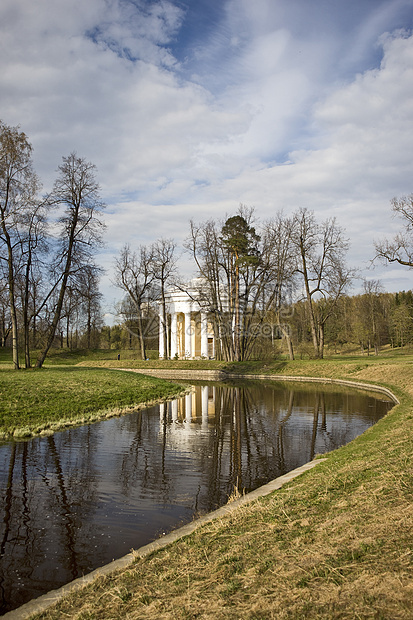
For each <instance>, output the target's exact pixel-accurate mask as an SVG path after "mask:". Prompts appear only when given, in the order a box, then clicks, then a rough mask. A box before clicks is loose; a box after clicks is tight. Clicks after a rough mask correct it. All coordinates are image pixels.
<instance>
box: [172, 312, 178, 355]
mask: <svg viewBox="0 0 413 620" xmlns="http://www.w3.org/2000/svg"><path fill="white" fill-rule="evenodd" d="M177 322H178V317H177V315H176V312H174V313H173V314H172V316H171V359H173V358H174V357H175V355H176V354H177V353H178V324H177Z"/></svg>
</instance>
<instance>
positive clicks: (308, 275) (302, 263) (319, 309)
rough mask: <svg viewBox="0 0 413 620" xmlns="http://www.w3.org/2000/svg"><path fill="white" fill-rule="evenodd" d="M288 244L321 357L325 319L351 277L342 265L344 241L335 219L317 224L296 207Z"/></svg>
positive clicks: (349, 270) (318, 356) (344, 265)
mask: <svg viewBox="0 0 413 620" xmlns="http://www.w3.org/2000/svg"><path fill="white" fill-rule="evenodd" d="M292 243H293V246H294V247H295V249H296V252H297V256H298V257H299V258H298V265H297V273H299V274H300V275H301V277H302V281H303V286H304V297H305V300H306V304H307V309H308V314H309V320H310V328H311V336H312V340H313V347H314V354H315V357H317V358H322V357H323V353H324V329H325V324H326V321H327V319H328V318H329V317H330V315H331V314H332V312H333V310H334V308H335V306H336V304H337V301H338V300H339V298H340V297H341V296H342V295H343V294H344V292H345V290H346V288H347V287H348V286H349V285H350V283H351V281H352V279H353V277H354V270H352V269H349V268H348V267H347V266H346V264H345V255H346V252H347V249H348V242H347V240H346V239H345V238H344V233H343V230H342V229H341V228H340V227H339V226H338V225H337V223H336V220H335V218H329V219H327V220H325V221H324V222H323V223H322V224H318V223H317V222H316V219H315V217H314V213H313V212H309V211H307V209H300V210H299V211H298V212H297V213H296V214H295V216H294V233H293V235H292ZM316 300H318V303H317V306H316V305H315V303H314V302H315V301H316Z"/></svg>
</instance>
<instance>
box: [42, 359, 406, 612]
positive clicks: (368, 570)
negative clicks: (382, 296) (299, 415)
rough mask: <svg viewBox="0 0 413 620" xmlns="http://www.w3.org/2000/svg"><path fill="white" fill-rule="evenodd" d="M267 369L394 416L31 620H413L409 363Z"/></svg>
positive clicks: (384, 361) (331, 363) (314, 364)
mask: <svg viewBox="0 0 413 620" xmlns="http://www.w3.org/2000/svg"><path fill="white" fill-rule="evenodd" d="M267 370H268V372H269V373H270V374H280V373H284V374H288V375H291V374H294V372H295V373H296V374H299V375H300V376H303V375H306V376H324V377H332V378H345V379H352V380H358V381H368V382H374V381H376V382H378V383H380V384H382V385H386V386H388V387H390V388H391V389H392V390H393V391H394V392H395V393H396V395H397V396H398V398H399V399H400V405H398V406H396V407H395V408H394V409H393V410H392V411H391V412H390V413H389V414H388V415H387V416H386V417H385V418H383V419H382V420H381V421H380V422H378V423H377V424H376V425H375V426H374V427H372V428H370V429H369V430H368V431H367V432H366V433H364V434H363V435H362V436H360V437H359V438H357V439H356V440H355V441H353V442H352V443H351V444H349V445H348V446H345V447H343V448H340V449H339V450H337V451H335V452H333V453H331V454H329V455H328V458H327V460H326V461H325V462H324V463H322V464H320V465H319V466H318V467H317V468H315V469H313V470H311V471H310V472H307V473H306V474H304V475H303V476H301V477H300V478H298V479H296V480H295V481H293V482H291V483H290V484H288V485H287V486H285V487H283V488H282V489H281V490H279V491H277V492H275V493H273V494H272V495H270V496H267V497H266V498H262V499H260V500H257V501H255V502H253V503H252V504H249V505H246V506H244V507H241V508H239V509H237V510H236V511H234V512H233V513H231V514H230V515H228V516H227V517H225V518H223V519H220V520H216V521H213V522H211V523H209V524H207V525H204V526H203V527H201V528H200V529H198V530H197V531H196V532H194V533H193V534H191V535H190V536H188V537H186V538H184V539H181V540H180V541H177V542H176V543H174V544H172V545H170V546H168V547H166V548H165V549H163V550H161V551H158V552H156V553H153V554H152V555H151V556H149V557H147V558H144V559H140V560H138V561H137V562H136V563H135V564H134V565H132V566H131V567H130V568H128V569H127V570H124V571H122V572H120V573H118V574H114V575H112V576H109V577H100V578H98V579H97V580H96V581H95V582H94V583H93V584H92V585H91V586H89V587H87V588H85V589H84V590H82V591H81V592H79V593H75V594H73V595H71V596H70V597H68V598H66V599H63V600H62V601H61V602H60V603H59V604H58V605H57V607H56V608H54V609H53V608H52V609H49V610H48V611H47V612H45V613H44V614H42V615H41V616H37V617H41V618H48V619H52V618H59V619H60V618H78V619H79V620H80V619H81V618H82V619H86V618H89V619H95V618H96V619H97V618H99V619H101V618H105V619H111V618H113V619H115V618H119V617H125V618H128V619H130V620H132V619H138V618H145V619H148V618H149V619H160V618H162V619H176V618H214V619H215V618H248V619H252V618H255V619H264V618H277V619H278V618H281V619H283V618H288V619H297V620H298V619H302V618H309V619H312V618H314V619H315V618H334V619H335V618H343V619H344V618H346V619H353V618H375V619H389V618H400V619H402V618H403V619H406V618H413V582H412V575H413V549H412V547H413V507H412V496H413V493H412V492H413V463H412V454H413V439H412V437H413V364H412V363H411V360H410V359H407V358H405V359H403V360H400V359H392V358H388V359H380V358H379V359H374V358H371V359H370V360H368V362H365V363H364V362H363V363H360V359H358V360H351V359H347V360H333V361H328V360H324V361H322V362H311V361H309V362H301V361H298V362H297V363H294V362H291V363H290V362H286V363H285V365H284V366H283V367H282V369H281V370H280V368H279V367H277V369H276V366H275V364H274V365H272V366H271V367H269V366H268V365H267ZM249 372H251V368H250V369H249ZM259 372H260V373H261V372H262V366H261V369H260V370H259Z"/></svg>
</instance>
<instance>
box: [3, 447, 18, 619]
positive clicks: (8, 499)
mask: <svg viewBox="0 0 413 620" xmlns="http://www.w3.org/2000/svg"><path fill="white" fill-rule="evenodd" d="M15 463H16V444H15V443H13V444H12V449H11V453H10V463H9V471H8V476H7V487H6V494H5V502H4V518H3V524H4V530H3V536H2V539H1V546H0V557H1V558H3V557H4V555H5V551H6V544H7V541H8V538H9V535H10V527H11V510H12V501H13V472H14V466H15ZM4 580H5V575H4V573H3V571H2V574H1V584H0V588H1V611H3V609H4V610H6V609H7V607H5V604H6V603H7V598H6V593H5V588H4Z"/></svg>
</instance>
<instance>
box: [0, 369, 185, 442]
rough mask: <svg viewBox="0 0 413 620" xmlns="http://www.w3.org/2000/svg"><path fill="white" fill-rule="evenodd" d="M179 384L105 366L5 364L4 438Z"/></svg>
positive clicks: (172, 391)
mask: <svg viewBox="0 0 413 620" xmlns="http://www.w3.org/2000/svg"><path fill="white" fill-rule="evenodd" d="M181 391H182V388H181V387H180V386H179V385H176V384H174V383H170V382H168V381H164V380H162V379H157V378H153V377H146V376H144V375H138V374H136V373H126V372H121V371H116V370H108V369H105V368H84V367H75V366H64V365H63V366H49V367H46V368H42V369H41V370H34V369H33V370H22V371H18V372H16V371H14V370H10V369H8V368H7V367H6V368H5V367H4V366H0V439H8V438H10V437H14V438H23V437H29V436H31V435H35V434H39V433H44V432H52V431H55V430H58V429H60V428H64V427H66V426H70V425H74V424H84V423H86V422H91V421H94V420H97V419H101V418H103V417H110V416H112V415H117V414H121V413H125V412H127V411H130V410H132V409H134V408H136V407H137V406H138V405H143V404H144V403H149V402H153V401H156V400H160V399H167V398H171V397H172V396H174V395H176V394H178V393H179V392H181Z"/></svg>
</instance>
